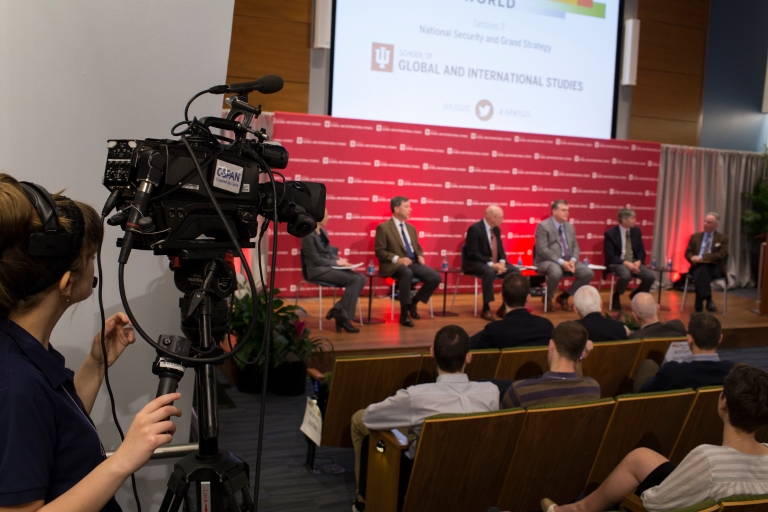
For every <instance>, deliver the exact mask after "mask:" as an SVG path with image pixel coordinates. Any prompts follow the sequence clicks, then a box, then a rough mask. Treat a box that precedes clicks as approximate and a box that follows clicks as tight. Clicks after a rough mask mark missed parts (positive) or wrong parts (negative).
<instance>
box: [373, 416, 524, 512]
mask: <svg viewBox="0 0 768 512" xmlns="http://www.w3.org/2000/svg"><path fill="white" fill-rule="evenodd" d="M525 416H526V412H525V411H524V410H522V409H507V410H504V411H494V412H488V413H478V414H445V415H439V416H433V417H431V418H428V419H427V420H426V421H425V422H424V427H423V429H422V431H421V437H420V439H419V448H418V451H417V453H416V458H415V459H414V461H413V470H412V473H411V476H410V484H409V485H408V489H407V491H405V489H403V490H402V491H405V492H404V493H403V492H402V491H401V495H402V494H404V497H403V498H404V499H403V503H402V512H442V511H445V510H462V511H465V510H466V511H478V512H479V511H484V510H487V509H488V508H489V507H492V506H494V505H496V501H497V497H498V496H499V493H500V491H501V488H502V485H503V483H504V477H505V474H506V472H507V468H508V466H509V461H510V459H511V458H512V456H513V452H514V451H515V446H516V444H517V442H518V436H519V434H520V431H521V429H522V427H523V423H524V421H525ZM368 446H369V448H368V480H367V481H368V484H367V488H366V511H368V512H397V511H398V510H399V509H398V484H399V481H400V462H401V461H402V459H403V452H404V451H406V450H407V449H408V443H407V441H406V442H402V441H398V439H397V437H396V436H395V435H394V434H392V432H391V431H371V438H370V443H369V445H368Z"/></svg>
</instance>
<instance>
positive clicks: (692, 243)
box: [685, 212, 728, 313]
mask: <svg viewBox="0 0 768 512" xmlns="http://www.w3.org/2000/svg"><path fill="white" fill-rule="evenodd" d="M719 225H720V214H718V213H716V212H709V213H708V214H706V215H705V216H704V231H702V232H701V233H694V234H693V235H691V239H690V240H688V247H687V248H686V250H685V259H687V260H688V261H689V262H690V263H691V268H690V270H688V273H689V274H691V276H692V277H693V279H694V285H695V286H696V302H695V304H694V307H695V309H696V311H702V310H703V309H704V302H705V301H706V303H707V311H711V312H713V313H714V312H715V311H717V306H715V303H714V302H712V281H713V280H715V279H720V278H722V277H725V276H726V272H727V269H726V268H725V260H726V258H727V257H728V237H727V236H725V235H724V234H722V233H719V232H718V231H717V227H718V226H719Z"/></svg>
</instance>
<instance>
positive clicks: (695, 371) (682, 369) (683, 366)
mask: <svg viewBox="0 0 768 512" xmlns="http://www.w3.org/2000/svg"><path fill="white" fill-rule="evenodd" d="M733 365H734V362H733V361H727V360H726V361H696V360H694V361H690V362H685V363H679V362H677V361H670V362H668V363H664V364H663V365H661V368H659V371H658V372H657V373H656V375H654V376H653V378H652V379H651V380H649V381H648V382H646V383H645V384H643V385H642V386H640V392H641V393H648V392H651V391H672V390H673V389H685V388H693V389H698V388H701V387H704V386H722V385H723V382H724V381H725V377H726V376H727V375H728V374H729V373H730V371H731V368H733Z"/></svg>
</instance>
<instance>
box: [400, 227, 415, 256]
mask: <svg viewBox="0 0 768 512" xmlns="http://www.w3.org/2000/svg"><path fill="white" fill-rule="evenodd" d="M400 233H402V235H403V244H405V253H406V254H407V255H408V257H409V258H410V259H413V256H414V254H413V249H411V244H409V243H408V237H407V236H405V222H401V223H400Z"/></svg>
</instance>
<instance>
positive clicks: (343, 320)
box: [336, 315, 360, 332]
mask: <svg viewBox="0 0 768 512" xmlns="http://www.w3.org/2000/svg"><path fill="white" fill-rule="evenodd" d="M342 329H344V330H345V331H347V332H360V329H358V328H357V327H355V326H354V325H352V323H350V321H349V318H347V317H345V316H340V315H338V316H336V332H341V330H342Z"/></svg>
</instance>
